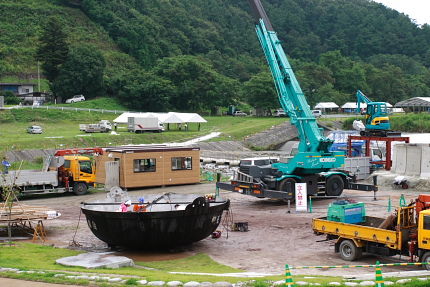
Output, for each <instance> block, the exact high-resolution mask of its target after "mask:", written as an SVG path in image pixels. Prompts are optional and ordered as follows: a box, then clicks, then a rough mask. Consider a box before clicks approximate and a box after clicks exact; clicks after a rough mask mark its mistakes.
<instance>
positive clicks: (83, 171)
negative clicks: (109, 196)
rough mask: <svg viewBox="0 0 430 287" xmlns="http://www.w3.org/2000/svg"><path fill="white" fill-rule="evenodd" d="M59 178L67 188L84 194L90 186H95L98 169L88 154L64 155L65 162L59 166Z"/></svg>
mask: <svg viewBox="0 0 430 287" xmlns="http://www.w3.org/2000/svg"><path fill="white" fill-rule="evenodd" d="M58 176H59V180H60V181H61V183H62V185H64V186H65V187H66V188H69V187H73V191H74V192H75V193H76V194H78V195H82V194H85V193H86V192H87V190H88V187H89V186H94V182H95V180H96V171H95V168H94V166H93V163H92V161H91V159H90V158H89V157H87V156H78V155H72V156H64V164H63V165H62V166H61V167H60V168H59V173H58Z"/></svg>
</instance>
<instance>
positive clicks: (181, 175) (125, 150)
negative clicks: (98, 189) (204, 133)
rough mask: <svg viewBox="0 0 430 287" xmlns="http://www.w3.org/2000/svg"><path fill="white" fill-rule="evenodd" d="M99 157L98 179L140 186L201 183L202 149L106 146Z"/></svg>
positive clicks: (101, 182) (112, 184) (129, 186)
mask: <svg viewBox="0 0 430 287" xmlns="http://www.w3.org/2000/svg"><path fill="white" fill-rule="evenodd" d="M104 150H105V152H104V153H103V155H99V156H98V157H97V160H96V164H97V173H96V182H97V183H99V184H104V185H105V186H119V187H121V188H123V189H124V188H125V189H127V188H137V187H149V186H164V185H181V184H193V183H199V182H200V148H195V147H193V148H191V147H169V146H163V145H146V146H145V145H142V146H120V147H109V148H104Z"/></svg>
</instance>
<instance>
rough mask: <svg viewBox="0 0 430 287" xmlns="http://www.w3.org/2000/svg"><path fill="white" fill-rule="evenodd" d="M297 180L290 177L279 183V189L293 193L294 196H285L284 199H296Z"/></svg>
mask: <svg viewBox="0 0 430 287" xmlns="http://www.w3.org/2000/svg"><path fill="white" fill-rule="evenodd" d="M296 182H297V181H296V180H295V179H294V178H291V177H288V178H286V179H284V180H282V181H281V183H280V184H279V190H280V191H284V192H286V193H291V194H292V195H293V196H292V198H290V199H287V198H284V199H283V201H285V202H287V201H288V200H290V202H291V201H294V200H295V199H296V197H295V196H294V187H295V184H296Z"/></svg>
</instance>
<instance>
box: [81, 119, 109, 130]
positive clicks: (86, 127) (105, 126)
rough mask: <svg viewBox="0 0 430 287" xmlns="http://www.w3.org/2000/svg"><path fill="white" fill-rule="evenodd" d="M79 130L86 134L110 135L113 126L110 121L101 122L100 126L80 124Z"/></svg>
mask: <svg viewBox="0 0 430 287" xmlns="http://www.w3.org/2000/svg"><path fill="white" fill-rule="evenodd" d="M79 130H80V131H83V132H86V133H94V132H102V133H108V132H110V131H111V130H112V124H111V122H110V121H108V120H101V121H100V122H99V123H98V124H88V125H87V124H80V125H79Z"/></svg>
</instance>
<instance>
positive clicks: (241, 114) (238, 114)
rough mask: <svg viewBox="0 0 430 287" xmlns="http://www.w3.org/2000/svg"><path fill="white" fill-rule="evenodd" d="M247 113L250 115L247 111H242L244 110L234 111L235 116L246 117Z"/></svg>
mask: <svg viewBox="0 0 430 287" xmlns="http://www.w3.org/2000/svg"><path fill="white" fill-rule="evenodd" d="M247 115H248V114H247V113H245V112H242V111H235V112H234V113H233V116H234V117H244V116H247Z"/></svg>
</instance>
